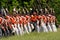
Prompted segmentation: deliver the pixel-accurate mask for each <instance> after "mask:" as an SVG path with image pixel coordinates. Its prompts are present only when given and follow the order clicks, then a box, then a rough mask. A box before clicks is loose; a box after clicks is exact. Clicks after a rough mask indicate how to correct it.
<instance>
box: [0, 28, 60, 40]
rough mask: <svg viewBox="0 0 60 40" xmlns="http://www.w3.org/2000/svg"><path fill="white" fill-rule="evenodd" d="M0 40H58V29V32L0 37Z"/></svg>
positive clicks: (59, 33) (59, 31) (59, 32)
mask: <svg viewBox="0 0 60 40" xmlns="http://www.w3.org/2000/svg"><path fill="white" fill-rule="evenodd" d="M0 40H60V28H59V29H58V32H48V33H44V32H41V33H37V32H32V33H30V34H24V35H22V36H20V35H19V36H16V35H15V36H9V37H2V38H0Z"/></svg>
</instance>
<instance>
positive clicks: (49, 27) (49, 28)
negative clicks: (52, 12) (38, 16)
mask: <svg viewBox="0 0 60 40" xmlns="http://www.w3.org/2000/svg"><path fill="white" fill-rule="evenodd" d="M47 26H48V30H49V31H50V32H52V28H51V26H50V23H48V25H47Z"/></svg>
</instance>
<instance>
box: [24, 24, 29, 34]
mask: <svg viewBox="0 0 60 40" xmlns="http://www.w3.org/2000/svg"><path fill="white" fill-rule="evenodd" d="M24 28H25V31H26V32H27V33H28V34H29V32H28V29H27V25H26V24H24Z"/></svg>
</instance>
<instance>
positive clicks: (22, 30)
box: [20, 24, 24, 34]
mask: <svg viewBox="0 0 60 40" xmlns="http://www.w3.org/2000/svg"><path fill="white" fill-rule="evenodd" d="M20 25H21V32H22V34H24V29H23V24H20Z"/></svg>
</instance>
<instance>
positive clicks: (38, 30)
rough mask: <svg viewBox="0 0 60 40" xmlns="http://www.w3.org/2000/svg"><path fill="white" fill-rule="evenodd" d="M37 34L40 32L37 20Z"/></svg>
mask: <svg viewBox="0 0 60 40" xmlns="http://www.w3.org/2000/svg"><path fill="white" fill-rule="evenodd" d="M37 32H38V33H39V32H40V27H39V21H38V20H37Z"/></svg>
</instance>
